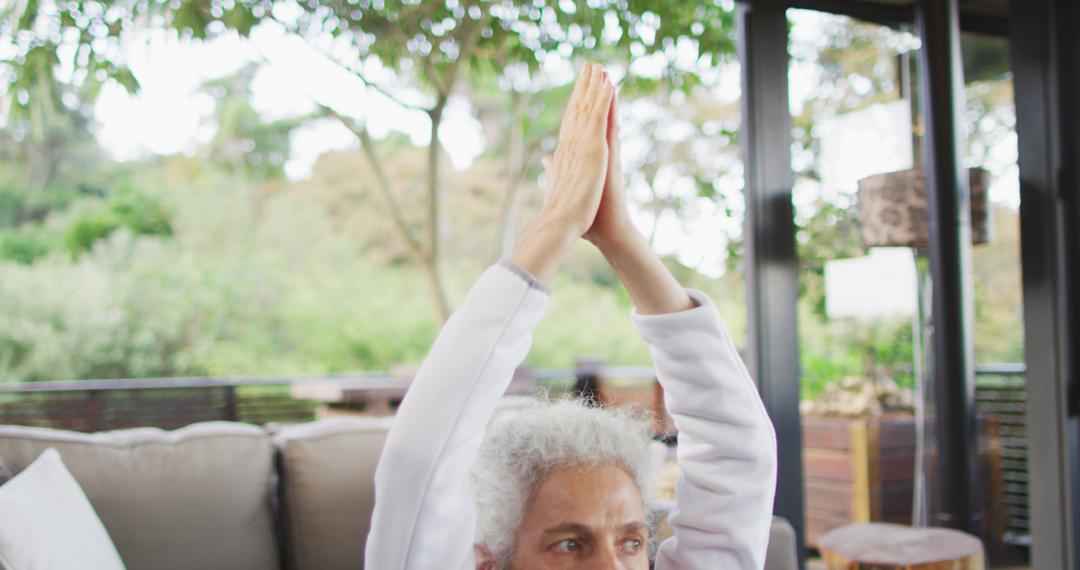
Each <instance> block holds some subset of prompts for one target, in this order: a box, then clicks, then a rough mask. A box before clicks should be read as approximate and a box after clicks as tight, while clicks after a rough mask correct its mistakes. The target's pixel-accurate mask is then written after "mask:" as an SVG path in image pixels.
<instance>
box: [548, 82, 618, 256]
mask: <svg viewBox="0 0 1080 570" xmlns="http://www.w3.org/2000/svg"><path fill="white" fill-rule="evenodd" d="M614 91H615V87H614V86H613V85H612V84H611V81H610V80H609V79H608V74H607V72H606V71H604V68H603V66H600V65H596V66H593V65H590V64H588V63H586V64H585V66H584V68H583V69H582V71H581V75H580V76H579V77H578V80H577V84H576V85H575V86H574V92H573V94H572V95H571V96H570V103H569V104H568V105H567V107H566V113H565V114H564V115H563V121H562V125H561V127H560V128H559V144H558V146H557V147H556V148H555V156H554V158H552V159H551V160H545V167H546V171H545V178H546V182H547V200H546V203H545V205H544V209H543V211H542V212H541V213H540V219H539V220H538V225H542V224H544V223H552V222H554V223H555V224H556V225H559V226H563V225H565V227H566V229H567V230H568V231H569V232H570V233H572V234H574V237H575V238H576V237H580V236H581V235H583V234H584V233H585V232H586V231H587V230H588V229H589V228H590V227H591V226H592V225H593V220H594V219H595V217H596V211H597V208H598V207H599V205H600V196H601V193H602V189H603V183H604V180H605V178H606V177H607V171H608V144H607V140H606V136H605V132H606V130H607V128H608V122H609V114H610V111H611V107H612V106H611V101H612V96H613V94H614Z"/></svg>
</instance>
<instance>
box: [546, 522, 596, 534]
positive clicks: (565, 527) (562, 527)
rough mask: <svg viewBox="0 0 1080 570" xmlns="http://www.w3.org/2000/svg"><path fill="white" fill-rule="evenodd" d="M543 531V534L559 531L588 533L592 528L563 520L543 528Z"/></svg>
mask: <svg viewBox="0 0 1080 570" xmlns="http://www.w3.org/2000/svg"><path fill="white" fill-rule="evenodd" d="M543 532H544V534H555V533H560V532H569V533H577V534H589V533H591V532H592V529H590V528H589V527H587V526H585V525H583V524H580V523H572V522H564V523H561V524H558V525H555V526H553V527H548V528H545V529H544V531H543Z"/></svg>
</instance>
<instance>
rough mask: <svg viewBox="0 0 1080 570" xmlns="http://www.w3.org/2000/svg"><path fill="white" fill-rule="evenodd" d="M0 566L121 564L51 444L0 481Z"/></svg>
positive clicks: (47, 568) (42, 568) (34, 568)
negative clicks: (17, 471) (22, 466)
mask: <svg viewBox="0 0 1080 570" xmlns="http://www.w3.org/2000/svg"><path fill="white" fill-rule="evenodd" d="M0 567H3V568H12V569H17V570H66V569H69V568H87V569H93V570H115V569H121V570H122V569H123V568H124V563H123V562H122V561H121V560H120V555H119V554H118V553H117V552H116V547H115V546H113V543H112V540H111V539H110V538H109V534H108V533H107V532H106V531H105V527H104V526H103V525H102V524H101V520H100V519H98V516H97V513H95V512H94V507H93V506H91V505H90V501H89V500H87V498H86V495H85V494H83V491H82V488H80V487H79V484H78V483H77V482H76V481H75V478H74V477H72V476H71V473H69V472H68V470H67V467H65V466H64V462H63V461H61V460H60V453H59V452H58V451H56V449H54V448H49V449H46V450H45V451H44V452H42V454H41V455H40V456H38V458H37V459H36V460H34V462H33V463H31V464H30V465H29V466H28V467H27V468H26V469H24V470H23V471H22V472H21V473H19V474H18V475H16V476H15V477H13V478H12V479H11V480H10V481H8V482H7V483H6V484H5V485H3V486H2V487H0Z"/></svg>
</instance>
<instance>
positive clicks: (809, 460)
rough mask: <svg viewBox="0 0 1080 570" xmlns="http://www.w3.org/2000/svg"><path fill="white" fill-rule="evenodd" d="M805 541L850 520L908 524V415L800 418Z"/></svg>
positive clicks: (911, 433) (911, 427) (911, 444)
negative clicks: (804, 490) (903, 416)
mask: <svg viewBox="0 0 1080 570" xmlns="http://www.w3.org/2000/svg"><path fill="white" fill-rule="evenodd" d="M803 462H804V469H805V471H804V475H803V480H804V485H805V489H806V542H807V545H808V546H812V547H816V546H817V539H818V537H819V536H821V535H822V534H824V533H826V532H828V531H830V530H832V529H834V528H836V527H839V526H843V525H846V524H851V523H855V522H870V521H887V522H897V523H904V524H910V522H911V500H912V493H913V486H912V480H913V475H912V474H913V472H914V470H915V423H914V422H913V421H912V419H911V418H896V419H889V418H882V419H876V420H866V419H858V420H850V419H840V418H817V417H805V418H803Z"/></svg>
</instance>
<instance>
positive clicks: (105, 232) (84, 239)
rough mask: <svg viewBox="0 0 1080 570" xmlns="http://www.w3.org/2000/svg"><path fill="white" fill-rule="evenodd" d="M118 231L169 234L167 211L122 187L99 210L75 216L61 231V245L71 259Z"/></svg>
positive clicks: (156, 203)
mask: <svg viewBox="0 0 1080 570" xmlns="http://www.w3.org/2000/svg"><path fill="white" fill-rule="evenodd" d="M120 228H126V229H127V230H128V231H130V232H131V233H132V234H134V235H162V236H167V235H169V234H171V233H172V227H171V226H170V224H169V215H168V212H166V210H165V208H164V207H163V206H162V205H161V203H160V201H159V200H158V199H156V198H154V197H152V196H150V195H149V194H146V193H142V192H138V191H134V190H130V189H127V188H125V189H122V190H120V191H119V192H117V193H116V194H114V195H113V196H112V197H111V198H110V199H109V200H108V201H107V202H106V203H105V204H104V205H103V206H102V207H99V208H94V209H91V210H87V211H84V212H80V213H78V214H76V215H75V217H74V219H73V220H72V221H71V223H70V224H69V225H68V227H67V229H66V231H65V232H64V236H63V245H64V247H65V248H66V249H67V251H68V253H70V254H71V256H72V257H73V258H74V257H78V256H79V255H80V254H82V253H83V252H85V251H89V250H90V249H91V248H92V247H93V246H94V244H95V243H97V242H98V241H99V240H102V239H104V238H106V237H108V236H110V235H112V233H113V232H115V231H116V230H118V229H120Z"/></svg>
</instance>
